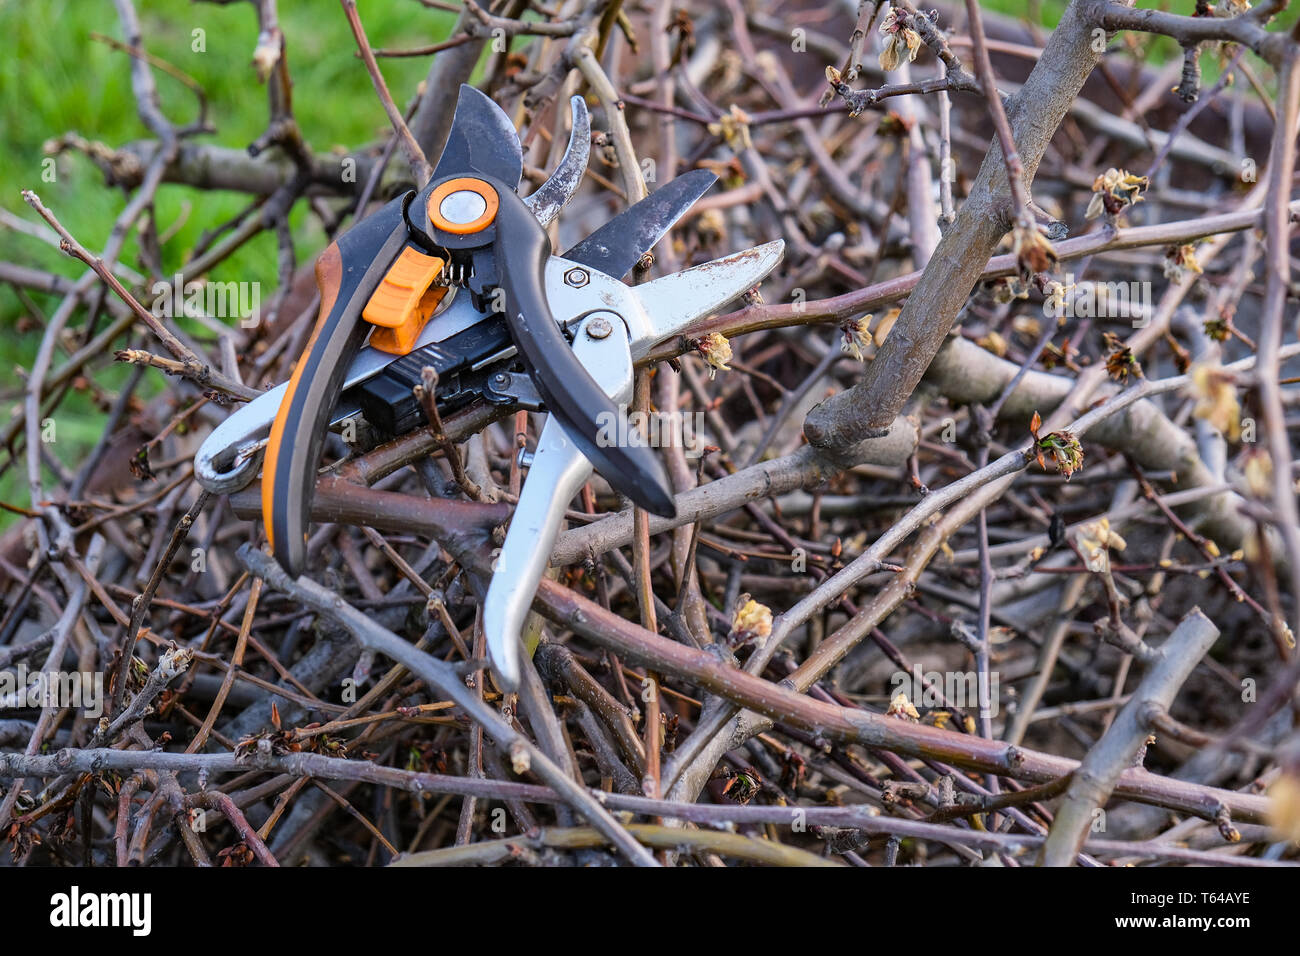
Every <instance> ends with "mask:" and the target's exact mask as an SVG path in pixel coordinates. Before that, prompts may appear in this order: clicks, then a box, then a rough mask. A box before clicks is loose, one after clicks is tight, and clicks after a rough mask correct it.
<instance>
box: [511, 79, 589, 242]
mask: <svg viewBox="0 0 1300 956" xmlns="http://www.w3.org/2000/svg"><path fill="white" fill-rule="evenodd" d="M569 109H570V110H571V111H572V114H573V116H572V118H573V123H572V126H571V127H570V129H569V145H568V146H566V147H565V148H564V158H563V159H561V160H560V165H558V166H556V167H555V172H553V173H551V178H550V179H548V180H546V182H544V183H542V185H541V186H540V187H539V188H538V190H537V191H536V192H535V193H533V194H532V195H531V196H529V197H527V198H526V199H525V200H524V204H525V205H526V206H527V207H528V208H529V209H531V210H532V211H533V215H534V216H536V217H537V221H538V222H540V223H541V224H542V225H543V226H548V225H550V224H551V222H552V221H553V220H554V219H555V217H556V216H558V215H559V214H560V210H561V209H563V208H564V207H565V206H567V205H568V204H569V200H570V199H572V198H573V194H574V193H575V192H577V191H578V187H579V186H581V185H582V176H583V173H585V172H586V171H587V157H588V156H589V155H590V153H591V116H590V115H588V113H587V104H586V103H585V102H583V99H582V97H581V96H574V97H572V98H571V99H570V100H569Z"/></svg>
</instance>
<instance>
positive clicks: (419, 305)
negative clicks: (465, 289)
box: [361, 246, 447, 355]
mask: <svg viewBox="0 0 1300 956" xmlns="http://www.w3.org/2000/svg"><path fill="white" fill-rule="evenodd" d="M445 264H446V263H445V261H444V260H443V259H440V258H438V257H437V256H426V255H425V254H424V253H422V252H420V251H419V250H418V249H412V248H411V247H409V246H408V247H407V248H405V249H403V250H402V254H401V255H400V256H398V257H397V260H396V261H395V262H394V263H393V264H392V266H390V267H389V269H388V274H387V275H385V276H384V281H383V282H381V283H379V288H377V289H375V292H374V295H372V296H371V297H370V301H369V302H367V303H366V307H365V309H364V310H363V311H362V313H361V317H362V318H363V319H365V320H366V321H367V322H369V323H370V324H371V325H377V326H379V328H377V329H375V331H374V333H373V334H372V335H371V336H370V345H371V346H372V347H373V348H377V349H379V350H380V351H381V352H388V353H389V354H391V355H406V354H407V353H408V352H410V351H411V350H412V349H413V348H415V343H416V340H417V339H419V337H420V333H421V332H422V331H424V326H425V323H427V322H428V321H429V318H430V317H431V316H432V315H433V312H434V310H435V309H436V308H437V307H438V303H439V302H441V301H442V297H443V296H444V295H446V294H447V289H446V288H445V287H444V286H435V285H434V284H433V283H434V280H435V279H437V278H438V276H439V275H440V274H441V273H442V269H443V266H444V265H445Z"/></svg>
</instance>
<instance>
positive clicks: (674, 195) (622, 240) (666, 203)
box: [562, 169, 718, 279]
mask: <svg viewBox="0 0 1300 956" xmlns="http://www.w3.org/2000/svg"><path fill="white" fill-rule="evenodd" d="M717 181H718V177H717V176H715V175H713V173H711V172H709V171H708V170H707V169H692V170H691V171H690V172H689V173H686V174H685V175H682V176H678V177H677V178H676V179H674V180H672V181H671V182H669V183H667V184H665V185H664V186H661V187H660V188H659V189H656V190H655V191H654V192H652V193H651V194H650V195H649V196H646V198H645V199H642V200H641V201H640V202H639V203H636V204H635V205H632V206H629V207H628V208H627V209H624V210H623V211H622V212H621V213H619V214H618V215H617V216H615V217H614V218H613V219H611V220H610V221H609V222H607V223H605V225H603V226H601V227H600V228H599V229H597V230H596V231H595V232H593V233H592V234H591V235H590V236H588V237H587V238H586V239H583V240H582V241H581V242H580V243H578V244H577V245H576V246H574V247H573V248H571V249H570V250H569V251H568V252H566V253H564V255H563V257H562V258H565V259H572V260H573V261H574V262H581V263H582V264H583V265H585V266H590V267H591V268H593V269H599V270H600V271H601V272H603V273H605V275H610V276H613V277H614V278H615V279H621V278H623V276H625V275H627V274H628V273H629V272H631V271H632V267H633V266H634V265H636V264H637V263H638V262H639V261H640V260H641V257H642V256H643V255H645V254H646V253H647V252H649V251H650V250H651V249H653V248H654V246H655V243H657V242H658V241H659V240H660V239H662V238H663V237H664V233H666V232H667V231H668V230H669V229H671V228H672V227H673V223H675V222H676V221H677V220H678V219H680V218H682V216H683V215H684V214H685V213H686V210H688V209H690V208H691V207H692V206H694V205H695V201H696V200H697V199H699V198H700V197H701V196H703V195H704V194H705V193H706V192H708V190H709V187H710V186H712V185H713V184H714V183H715V182H717Z"/></svg>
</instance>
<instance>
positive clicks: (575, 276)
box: [564, 269, 591, 289]
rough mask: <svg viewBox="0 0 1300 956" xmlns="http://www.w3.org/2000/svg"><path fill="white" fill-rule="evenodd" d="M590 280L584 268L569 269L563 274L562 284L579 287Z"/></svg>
mask: <svg viewBox="0 0 1300 956" xmlns="http://www.w3.org/2000/svg"><path fill="white" fill-rule="evenodd" d="M590 281H591V276H590V275H589V274H588V273H587V270H586V269H570V270H569V271H568V272H566V273H565V274H564V284H565V285H570V286H573V287H574V288H575V289H580V288H582V287H583V286H584V285H586V284H587V283H588V282H590Z"/></svg>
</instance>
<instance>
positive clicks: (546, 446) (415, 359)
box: [194, 86, 784, 689]
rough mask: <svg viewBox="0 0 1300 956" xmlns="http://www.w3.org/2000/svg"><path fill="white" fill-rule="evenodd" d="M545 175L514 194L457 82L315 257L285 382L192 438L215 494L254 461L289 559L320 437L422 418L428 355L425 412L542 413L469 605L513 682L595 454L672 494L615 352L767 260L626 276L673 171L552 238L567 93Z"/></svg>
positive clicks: (651, 506)
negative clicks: (497, 409)
mask: <svg viewBox="0 0 1300 956" xmlns="http://www.w3.org/2000/svg"><path fill="white" fill-rule="evenodd" d="M570 109H571V112H572V128H571V133H570V138H569V143H568V146H567V148H566V150H565V154H564V157H563V159H562V160H561V162H560V164H559V166H558V167H557V169H556V171H555V172H554V174H552V176H551V177H550V178H549V179H548V180H547V181H546V182H545V183H544V184H543V185H542V186H541V187H540V188H539V189H537V190H536V191H535V192H533V193H532V194H531V195H529V196H528V197H526V198H521V197H520V196H519V194H518V191H517V190H518V187H519V183H520V179H521V177H522V174H523V151H522V148H521V146H520V142H519V138H518V135H517V133H516V132H515V129H514V126H513V124H511V122H510V120H509V118H508V117H507V116H506V115H505V113H503V112H502V110H501V109H500V108H499V107H498V106H497V105H496V104H495V103H494V102H493V101H492V100H491V99H489V98H488V97H487V96H485V95H484V94H482V93H480V92H479V91H478V90H476V89H474V88H473V87H470V86H462V87H461V88H460V97H459V100H458V102H457V105H456V113H455V116H454V118H453V122H452V127H451V131H450V133H449V135H448V140H447V145H446V147H445V149H444V150H443V153H442V156H441V158H440V159H439V160H438V164H437V166H436V168H435V169H434V172H433V175H432V177H431V178H430V180H429V182H428V183H427V184H426V185H425V186H424V187H423V188H422V189H420V190H419V191H414V190H412V191H410V192H408V193H406V194H405V195H403V196H400V197H398V198H396V199H393V200H392V201H391V202H389V203H388V204H387V205H385V206H383V207H382V208H381V209H379V210H378V211H377V212H375V213H373V214H372V215H370V216H369V217H367V218H366V219H364V220H362V221H361V222H358V223H357V224H356V225H355V226H353V227H352V228H351V229H350V230H348V231H347V232H346V233H344V234H343V235H342V236H340V237H339V238H338V239H337V240H336V241H335V242H334V243H332V244H331V245H330V246H329V247H328V248H327V249H326V250H325V251H324V252H323V253H322V254H321V255H320V257H319V259H318V260H317V263H316V282H317V286H318V288H319V290H320V296H321V306H320V314H319V317H318V319H317V322H316V326H315V328H314V330H313V331H312V333H311V337H310V339H309V340H308V343H307V345H306V348H305V349H304V352H303V355H302V357H301V358H300V359H299V361H298V364H297V365H296V367H295V368H294V372H293V375H292V377H291V378H290V380H289V381H288V382H286V383H284V384H283V385H280V386H278V387H276V388H274V389H271V390H270V391H268V392H266V393H264V394H263V395H261V396H259V397H258V398H257V399H255V400H254V401H252V402H250V403H248V404H247V405H245V406H244V407H242V408H241V409H240V410H239V411H237V412H235V413H234V414H233V415H231V416H230V417H229V418H228V419H227V420H226V421H225V422H223V423H222V424H221V425H219V426H218V427H217V428H216V429H215V430H213V432H212V433H211V434H210V435H209V436H208V438H207V439H206V440H205V441H204V443H203V445H202V446H201V448H200V449H199V452H198V454H197V455H196V456H195V462H194V465H195V474H196V477H197V478H198V480H199V482H200V484H202V485H203V486H204V487H205V488H207V489H208V490H209V491H212V492H215V493H230V492H233V491H236V490H238V489H240V488H243V487H244V486H246V485H248V484H249V483H250V482H251V481H252V480H253V479H254V478H255V477H256V475H257V472H258V470H259V467H260V469H261V474H262V485H261V488H262V518H263V521H264V522H265V525H266V530H267V536H268V538H269V539H270V543H271V548H272V551H273V553H274V555H275V557H276V559H277V560H278V561H279V562H280V564H281V565H283V566H284V568H285V569H286V570H287V571H288V572H289V573H290V574H292V575H295V576H297V575H299V574H301V573H302V572H303V571H304V570H305V566H306V542H307V529H308V525H309V523H310V516H311V503H312V496H313V493H314V491H315V486H316V478H317V473H318V471H319V469H320V463H321V455H322V451H323V445H324V441H325V435H326V433H327V432H328V431H329V430H330V429H331V428H336V427H339V426H341V425H343V424H344V423H345V422H347V421H349V420H351V419H355V418H356V417H357V416H359V415H360V416H364V417H365V419H366V421H367V422H368V423H369V424H370V425H371V426H373V427H374V428H376V429H377V430H378V431H380V432H381V433H385V434H388V435H391V436H397V435H401V434H404V433H406V432H409V431H411V430H413V429H415V428H417V427H420V426H422V425H424V424H425V416H424V411H423V408H422V406H421V405H420V403H419V402H418V401H417V400H416V398H415V396H414V394H413V391H412V390H413V388H414V386H415V385H417V384H419V383H420V382H421V381H422V370H423V369H424V368H426V367H432V368H433V369H434V371H435V372H436V373H437V382H438V384H437V387H436V394H435V396H434V398H435V401H436V403H437V407H438V410H439V413H440V414H441V413H443V412H451V411H454V410H457V409H459V408H462V407H464V406H466V405H468V404H469V403H471V402H477V401H487V402H493V403H497V404H505V405H514V406H517V407H521V408H527V409H531V410H542V409H544V410H545V411H547V412H548V413H549V417H548V419H547V421H546V423H545V425H544V427H543V428H542V431H541V434H540V435H539V437H538V440H537V445H536V450H535V451H534V452H533V455H532V460H531V464H530V466H529V470H528V474H527V478H526V480H525V481H524V484H523V486H522V488H521V490H520V495H519V501H518V506H517V508H516V510H515V513H514V517H513V518H512V520H511V523H510V527H509V529H508V531H507V533H506V537H505V542H504V544H503V547H502V550H501V554H500V556H499V558H498V559H497V561H496V562H495V564H494V567H495V569H496V570H495V571H494V572H493V577H492V581H491V583H490V585H489V588H488V593H487V595H486V598H485V601H484V605H483V627H484V631H485V635H486V643H487V647H488V653H489V656H490V659H491V663H492V666H493V669H494V670H495V672H496V675H497V677H498V679H499V681H500V682H501V684H502V685H503V686H504V687H506V688H507V689H514V688H515V687H517V686H518V681H519V668H520V656H519V655H520V632H521V630H522V629H523V625H524V623H525V619H526V617H527V614H528V611H529V608H530V606H531V604H532V599H533V595H534V593H535V592H536V590H537V585H538V583H539V582H540V580H541V577H542V575H543V573H545V570H546V566H547V563H548V559H549V557H550V554H551V549H552V547H553V545H554V542H555V539H556V536H557V535H558V533H559V529H560V525H561V523H562V521H563V519H564V513H565V509H566V507H567V506H568V504H569V502H570V501H571V500H572V498H573V496H574V495H575V494H576V493H577V492H578V491H579V490H580V489H581V487H582V485H583V484H584V483H585V482H586V481H587V479H588V478H589V477H590V475H591V472H592V469H593V467H594V468H595V470H597V471H599V472H600V474H601V475H602V476H604V478H605V479H606V480H607V481H608V482H609V483H610V485H611V486H612V487H613V488H615V489H616V490H617V491H619V492H621V493H622V494H624V495H626V496H627V497H628V498H629V499H631V500H632V501H633V502H634V503H635V504H636V505H638V506H640V507H642V508H644V509H646V510H647V511H650V512H651V513H653V514H656V515H660V516H663V517H673V516H674V515H675V507H674V503H673V496H672V492H671V490H670V487H669V484H668V480H667V475H666V472H665V470H664V467H663V464H662V463H661V462H660V460H659V458H658V456H657V454H656V453H655V452H654V450H653V449H651V448H650V447H648V446H647V445H645V444H641V443H633V442H627V441H622V442H618V441H613V442H611V441H609V440H608V436H609V435H610V434H611V433H613V434H616V435H619V436H627V435H628V434H629V431H628V429H627V428H626V427H618V428H613V429H611V428H610V427H609V425H610V423H611V422H621V423H622V424H623V425H626V421H625V416H626V412H625V410H624V408H623V407H620V406H625V404H626V402H627V401H628V400H629V399H630V398H631V393H632V382H633V368H634V365H635V363H636V362H637V361H638V360H641V359H643V358H645V357H646V356H647V355H648V354H649V352H650V349H651V347H652V346H654V345H655V344H657V343H658V342H661V341H663V340H664V339H666V338H668V337H670V336H672V335H674V334H676V333H678V332H680V331H681V330H682V329H684V328H685V327H686V326H688V325H689V324H691V323H692V322H694V321H695V320H697V319H699V318H701V317H703V316H706V315H708V314H709V313H711V312H713V311H716V310H717V309H719V308H720V307H721V306H723V305H725V304H726V303H727V302H729V301H731V300H732V299H734V298H736V297H737V296H738V295H740V294H741V293H743V292H744V291H746V290H748V289H750V288H752V287H753V286H755V285H757V284H758V283H759V282H760V281H761V280H762V279H763V278H764V277H765V276H766V275H767V274H768V273H769V272H770V271H771V270H772V269H773V268H774V267H775V266H776V264H777V263H778V262H779V261H780V259H781V255H782V250H783V245H784V244H783V243H782V242H781V241H779V240H778V241H775V242H769V243H767V244H765V245H761V246H757V247H755V248H752V249H748V250H746V251H744V252H740V253H737V254H735V255H732V256H728V257H726V258H723V259H717V260H715V261H713V262H709V263H706V264H704V265H701V266H696V267H694V268H691V269H687V270H684V271H682V272H678V273H676V274H673V275H670V276H665V277H663V278H660V279H655V280H653V281H651V282H647V283H644V284H642V285H639V286H637V287H635V288H632V287H629V286H627V285H624V284H623V282H621V281H620V280H621V279H622V277H623V276H624V275H626V274H627V273H628V272H630V271H631V270H632V268H633V267H634V266H635V265H636V264H637V262H638V261H640V259H641V258H642V256H643V255H645V254H646V253H647V252H649V251H650V249H651V248H652V247H653V246H654V245H655V243H657V242H658V241H659V240H660V239H661V238H662V237H663V235H664V234H665V233H666V232H667V231H668V230H669V229H670V228H671V227H672V225H673V223H675V222H676V221H677V220H678V219H679V218H680V217H681V216H682V215H683V214H684V213H685V212H686V211H687V210H688V209H689V208H690V207H691V206H692V205H693V204H694V203H695V201H696V200H697V199H698V198H699V197H700V196H701V195H703V194H704V192H705V191H706V190H707V189H708V188H709V187H710V186H711V185H712V184H713V182H714V181H715V179H716V177H714V176H713V175H712V174H711V173H708V172H706V171H704V170H695V171H692V172H689V173H687V174H685V175H683V176H680V177H678V178H676V179H674V180H672V181H670V182H669V183H668V184H666V185H665V186H663V187H662V188H660V189H658V190H656V191H655V192H654V193H652V194H651V195H650V196H649V197H647V198H645V199H643V200H641V201H640V202H638V203H636V204H635V205H633V206H631V207H629V208H628V209H626V210H624V211H623V212H622V213H620V214H619V215H617V216H616V217H614V218H613V219H612V220H610V221H609V222H608V223H606V224H605V225H604V226H602V227H601V228H600V229H598V230H596V232H594V233H592V234H591V235H590V236H588V237H587V238H586V239H584V240H582V241H581V242H579V243H578V244H577V245H575V246H574V247H572V248H571V249H569V250H568V251H567V252H565V253H564V255H562V256H555V255H552V254H551V244H550V240H549V239H548V237H547V234H546V230H545V227H546V225H547V224H549V223H550V222H551V221H553V220H554V219H555V217H556V216H557V215H559V213H560V210H561V209H563V208H564V206H565V205H566V204H567V203H568V201H569V199H570V198H572V196H573V194H574V192H575V191H576V190H577V187H578V185H579V184H580V183H581V181H582V178H583V174H584V173H585V171H586V167H587V156H588V151H589V148H590V142H591V125H590V119H589V117H588V115H587V109H586V106H585V105H584V103H583V100H582V98H581V97H578V96H575V97H573V98H572V99H571V100H570Z"/></svg>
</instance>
